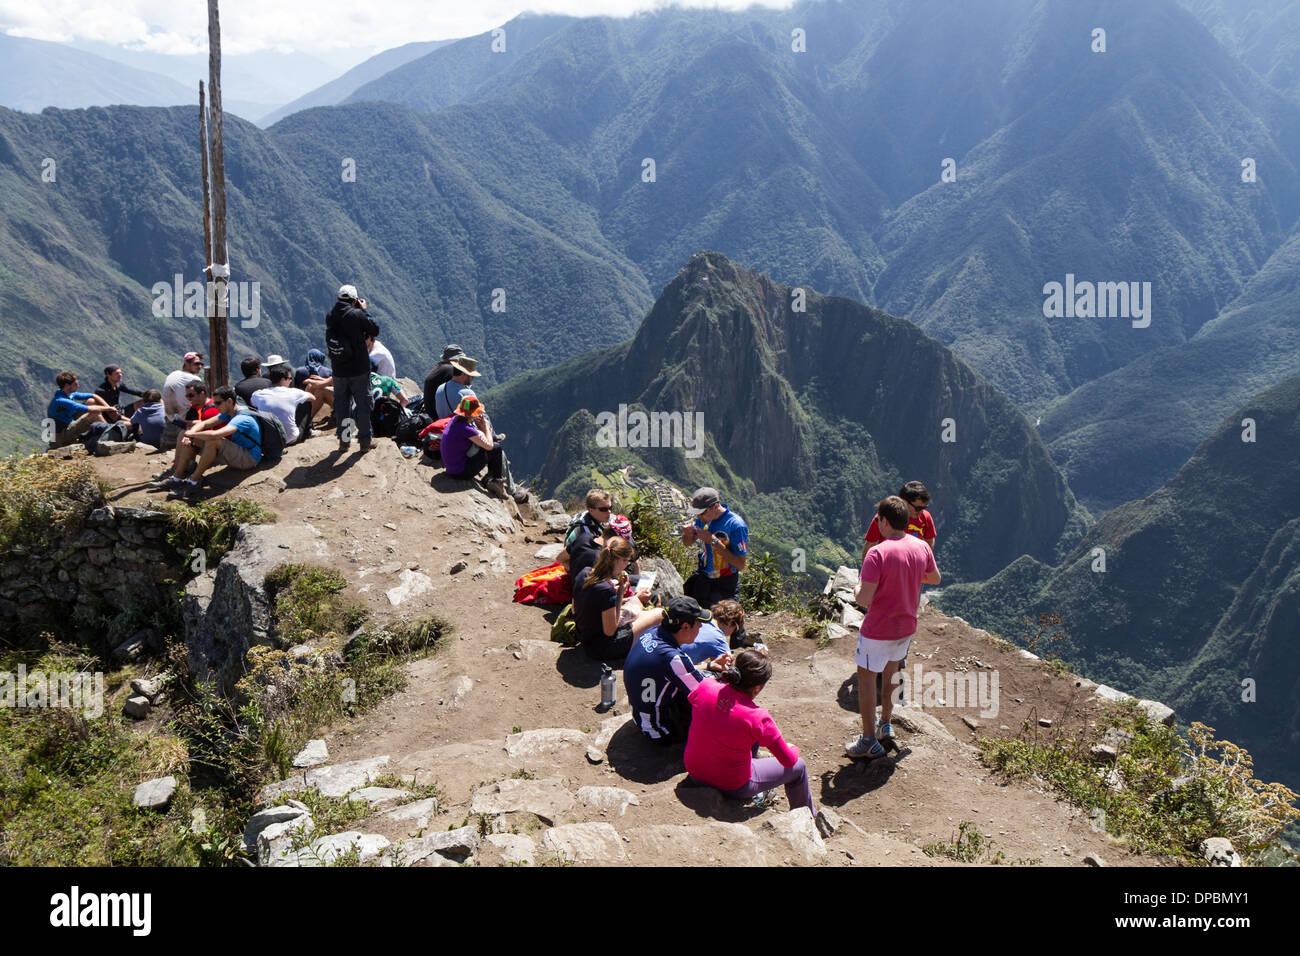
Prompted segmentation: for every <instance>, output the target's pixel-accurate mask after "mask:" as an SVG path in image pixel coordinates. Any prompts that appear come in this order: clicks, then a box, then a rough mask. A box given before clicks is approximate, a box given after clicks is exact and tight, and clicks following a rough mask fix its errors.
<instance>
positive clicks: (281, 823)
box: [96, 437, 1160, 866]
mask: <svg viewBox="0 0 1300 956" xmlns="http://www.w3.org/2000/svg"><path fill="white" fill-rule="evenodd" d="M169 459H170V455H160V454H156V453H154V454H143V453H140V452H138V451H137V452H135V453H131V454H123V455H118V456H114V457H112V458H107V459H98V460H97V462H96V464H97V466H98V467H99V468H100V470H101V473H102V474H103V475H104V477H105V479H106V480H107V481H108V483H109V484H110V485H111V487H112V490H111V491H110V492H109V495H108V497H109V499H110V502H111V503H113V504H123V505H133V506H137V507H138V506H141V505H144V504H147V502H148V501H150V500H154V501H157V500H160V499H161V498H162V497H163V496H162V494H161V493H149V492H146V491H145V490H144V489H143V482H144V481H145V480H147V479H148V478H149V476H150V475H151V474H152V473H154V472H157V471H159V470H160V468H161V467H162V465H163V463H164V462H165V461H167V460H169ZM232 477H233V476H227V475H225V474H223V473H221V471H220V470H218V471H216V472H214V473H213V475H212V480H211V481H210V483H209V485H208V487H207V488H206V489H205V492H204V494H206V495H215V494H224V493H234V494H239V495H242V496H245V497H250V498H253V499H255V500H257V501H259V502H260V503H262V504H263V505H265V506H267V507H269V508H271V509H272V510H274V511H275V512H276V513H277V515H278V516H279V522H278V524H277V525H276V526H275V528H276V530H275V532H274V535H273V537H275V538H276V539H277V540H280V542H281V543H280V544H279V545H278V546H279V547H280V548H281V549H282V550H284V552H285V555H284V557H285V559H286V560H288V559H290V558H292V559H294V560H303V559H307V560H311V561H318V562H321V563H325V564H329V565H332V566H334V567H337V568H339V569H340V570H342V571H343V572H344V574H345V575H346V576H347V578H348V579H349V580H350V581H351V582H352V584H353V586H354V590H355V591H356V593H357V594H358V595H359V596H360V597H361V598H362V599H364V600H366V601H367V602H368V603H369V604H370V606H371V607H372V609H373V610H374V612H375V614H376V615H377V616H379V617H381V618H382V617H397V618H404V617H418V616H421V615H423V614H425V613H427V612H429V611H436V612H438V613H439V614H441V615H443V616H445V617H446V618H448V619H450V620H451V621H453V622H454V623H455V625H456V632H455V634H454V636H453V638H452V639H451V640H450V641H449V642H448V646H446V647H445V648H444V649H443V650H441V651H440V652H439V653H437V654H436V655H435V656H433V657H431V658H428V659H425V660H421V661H418V662H415V663H413V664H411V665H410V666H409V677H410V681H409V684H408V686H407V688H406V690H405V691H403V692H402V693H400V694H398V695H396V696H395V697H392V698H390V699H388V700H386V701H385V702H383V703H382V704H381V705H380V706H379V707H378V708H376V709H375V710H372V711H370V712H369V713H367V714H365V715H364V716H362V717H359V718H356V719H354V720H352V721H350V722H347V723H344V724H341V725H339V726H335V727H331V728H328V729H326V730H325V731H324V732H323V733H322V734H321V735H320V736H321V739H322V741H323V746H321V745H320V744H317V745H315V749H316V750H317V751H318V752H317V753H316V754H315V756H314V757H308V756H305V757H304V759H303V760H302V761H301V762H302V763H303V764H304V765H306V764H311V763H313V762H316V761H319V762H318V763H317V765H315V766H303V767H302V768H301V770H300V775H295V776H294V777H291V778H289V780H287V781H283V782H281V783H279V784H276V785H273V786H271V787H269V788H267V790H266V792H265V793H264V802H265V804H266V807H267V810H266V812H265V813H264V814H262V815H259V818H258V819H256V820H255V821H253V822H252V823H251V824H250V831H249V834H248V837H249V841H250V845H258V846H259V851H260V856H261V859H262V862H263V863H265V864H281V865H283V864H289V865H294V864H298V865H304V864H305V865H310V864H312V863H317V862H323V861H328V860H329V859H331V858H332V857H334V856H336V855H337V854H338V853H340V852H343V851H345V850H346V849H347V848H349V847H355V848H356V851H355V852H356V855H357V857H358V859H359V860H360V861H361V862H374V863H380V864H389V865H393V864H397V865H410V864H416V863H418V864H422V865H444V864H450V863H461V862H465V861H471V862H475V863H478V864H498V863H512V864H525V863H527V864H545V863H558V864H563V863H569V862H577V863H593V864H618V865H671V864H687V863H694V864H708V863H723V864H769V865H771V864H823V865H824V864H836V865H876V864H892V865H909V866H931V865H947V864H950V863H951V861H948V860H945V859H943V858H942V857H937V858H936V857H931V856H927V855H926V854H924V853H922V852H921V849H920V847H921V846H922V845H925V844H928V843H938V842H948V841H951V840H952V839H953V837H954V834H955V832H956V830H957V827H958V824H959V823H960V822H961V821H965V820H970V821H974V823H975V825H976V827H977V829H978V830H979V832H980V833H982V834H983V835H985V836H986V837H987V838H988V839H989V840H991V841H992V846H991V848H990V849H989V852H988V853H987V854H986V855H985V857H984V862H987V861H988V860H989V858H990V857H991V855H992V854H994V853H996V852H997V851H1001V853H1002V855H1003V859H1005V861H1006V862H1016V861H1020V862H1025V863H1029V862H1040V863H1041V864H1044V865H1065V866H1081V865H1088V864H1087V863H1085V858H1096V859H1098V860H1100V861H1102V862H1104V864H1105V865H1135V864H1136V865H1150V864H1152V863H1159V862H1160V861H1159V860H1153V859H1151V858H1150V857H1145V856H1142V855H1138V854H1133V853H1131V852H1130V851H1129V850H1128V849H1127V848H1126V847H1124V846H1122V845H1120V844H1118V843H1116V842H1115V841H1114V840H1113V838H1110V837H1108V836H1106V835H1105V834H1104V833H1100V832H1097V831H1096V830H1095V829H1094V828H1093V827H1092V826H1091V825H1090V821H1089V819H1088V816H1087V815H1086V814H1085V813H1083V812H1081V811H1080V810H1077V809H1075V808H1072V807H1070V806H1068V805H1066V804H1065V803H1063V802H1062V801H1060V800H1058V799H1057V798H1056V797H1054V796H1053V795H1052V794H1051V793H1049V792H1046V791H1045V790H1043V789H1040V788H1038V787H1036V786H1034V785H1032V784H1022V783H1011V784H1008V783H1006V782H1005V781H1003V780H1001V779H999V778H998V777H997V776H995V775H994V774H992V773H990V772H989V771H988V770H987V769H985V768H984V767H983V766H982V765H981V764H980V762H979V760H978V758H977V754H976V750H975V748H974V747H973V745H972V744H973V741H974V739H975V738H976V736H977V735H1007V734H1016V733H1020V732H1021V731H1022V730H1023V729H1026V728H1028V729H1029V732H1032V733H1041V734H1056V733H1063V732H1069V731H1071V730H1077V729H1079V725H1080V724H1085V723H1092V724H1094V725H1095V723H1096V720H1097V714H1098V711H1099V709H1100V707H1101V705H1102V701H1101V699H1100V698H1099V697H1098V696H1097V695H1096V693H1095V692H1094V691H1095V685H1093V684H1091V683H1090V682H1087V681H1082V680H1080V679H1078V678H1075V677H1073V676H1070V675H1062V674H1058V673H1056V672H1054V671H1053V670H1052V669H1051V668H1049V667H1048V666H1047V665H1045V664H1043V663H1042V662H1040V661H1037V660H1036V659H1031V658H1029V657H1026V656H1025V655H1024V652H1022V651H1019V650H1016V649H1014V648H1009V647H1007V646H1006V645H1002V644H999V643H998V642H995V641H993V640H992V639H990V638H989V636H988V635H986V634H985V633H984V632H981V631H977V630H975V629H973V628H971V627H970V626H968V625H967V624H966V623H965V622H963V621H961V620H960V619H955V618H949V617H945V616H944V615H943V614H941V613H940V612H938V611H937V610H935V609H933V608H930V607H926V608H925V609H924V610H923V613H922V615H921V619H920V629H919V631H918V634H917V637H916V640H915V642H914V643H913V649H912V657H911V660H910V662H909V663H910V664H911V665H913V666H915V665H917V664H920V665H922V666H923V668H924V669H925V670H927V671H936V672H939V671H942V672H950V671H957V672H962V673H970V672H972V671H974V672H977V673H984V674H989V673H992V672H993V671H996V672H997V675H998V679H999V695H998V701H999V707H998V710H997V713H996V714H989V713H984V714H981V713H980V709H979V708H978V707H976V706H971V707H965V708H958V707H955V706H950V705H951V704H953V703H955V701H951V700H949V701H945V705H943V706H933V702H930V703H931V704H932V705H931V706H926V707H924V708H922V707H918V706H912V707H908V708H906V709H904V710H901V711H899V714H900V717H899V719H898V720H897V722H896V728H897V730H898V737H899V742H900V746H901V750H902V752H901V755H899V756H897V757H889V758H885V759H882V760H878V761H876V762H874V763H872V764H871V765H863V764H859V763H854V762H852V761H850V760H849V759H848V758H846V757H845V756H844V754H843V749H842V748H843V744H844V742H845V741H847V740H849V739H851V738H852V737H853V735H854V734H855V733H856V732H857V730H858V728H859V718H858V716H857V700H856V690H855V687H854V681H853V679H852V678H853V675H854V663H853V651H854V638H853V634H852V632H853V630H854V629H853V628H852V627H851V626H850V627H848V628H845V629H843V630H842V631H840V630H837V629H835V628H831V629H830V634H831V636H830V637H829V638H823V639H822V640H820V641H817V640H810V639H808V638H806V637H804V636H802V633H801V630H800V627H799V623H798V622H797V621H796V619H794V618H793V617H790V616H788V615H777V616H766V617H764V616H757V617H754V618H752V619H751V621H750V623H749V630H750V631H761V632H762V635H763V638H764V640H765V641H766V642H767V644H768V645H769V647H770V649H771V652H772V655H773V662H774V670H775V673H774V677H773V679H772V682H771V683H770V684H769V685H768V687H767V689H766V690H765V692H764V694H763V696H762V698H760V703H761V704H762V705H763V706H765V707H767V708H768V709H769V710H770V711H771V712H772V714H773V716H774V717H775V719H776V720H777V722H778V724H779V725H780V726H781V729H782V731H783V733H784V735H785V737H786V739H787V740H789V741H791V742H793V743H795V744H796V745H798V746H799V748H800V751H801V754H802V756H803V757H804V759H805V760H806V761H807V763H808V766H809V769H810V771H811V773H812V775H813V777H814V778H815V779H814V782H813V794H814V798H815V800H816V801H817V802H818V804H819V805H820V806H822V807H825V808H828V809H829V810H832V811H833V812H834V813H833V819H835V820H836V821H838V827H837V829H836V830H835V832H834V833H833V834H832V835H831V836H830V837H828V838H826V839H823V838H822V837H821V836H820V835H819V834H818V833H817V832H816V831H815V829H814V828H813V827H812V825H811V818H810V817H808V815H807V814H806V813H803V812H797V813H790V812H789V811H788V810H787V804H786V801H785V797H784V794H783V793H778V799H777V800H776V805H775V806H774V807H771V808H768V809H759V808H756V807H753V806H750V805H747V804H741V803H739V802H736V801H731V800H727V799H724V798H722V797H721V795H720V794H719V793H718V792H717V791H714V790H712V789H710V788H699V787H693V786H689V785H688V784H687V779H686V774H685V771H684V769H683V767H682V762H681V748H680V747H679V748H677V749H676V750H669V751H664V750H661V749H659V748H657V747H654V746H653V745H650V744H647V743H643V742H642V740H641V739H640V737H639V735H638V733H637V732H636V731H635V729H634V728H633V727H632V726H631V724H630V723H629V722H628V721H627V713H628V708H627V705H626V695H625V693H624V691H623V688H622V686H621V684H620V687H619V703H618V705H617V706H616V707H615V708H614V710H613V711H612V712H610V713H601V712H599V711H598V709H597V705H598V703H599V689H598V680H599V674H600V669H599V667H598V666H596V665H593V664H592V663H591V662H590V661H588V660H587V659H586V658H585V657H584V655H583V654H582V652H581V651H580V650H577V649H564V648H561V647H560V646H559V645H556V644H552V643H551V642H550V641H549V640H548V637H549V627H550V625H549V622H548V621H547V619H546V617H545V616H544V614H543V611H542V610H540V609H538V608H534V607H527V606H523V605H518V604H514V603H512V601H511V597H512V595H513V591H514V580H515V578H516V577H518V576H519V575H520V574H522V573H524V572H525V571H527V570H530V569H532V568H534V567H537V566H539V565H540V564H544V563H547V561H546V560H543V558H542V557H539V556H538V552H539V550H540V549H542V548H543V547H544V546H545V545H546V544H548V543H554V542H556V541H558V540H559V533H558V532H556V531H548V530H547V527H546V522H545V515H544V514H543V513H541V511H540V509H539V510H538V511H537V513H535V514H534V513H533V509H532V508H529V507H527V506H525V508H524V512H523V514H520V512H519V509H518V508H516V507H515V506H514V505H513V504H512V503H508V502H498V501H494V500H492V499H489V498H488V497H487V496H486V495H484V494H482V493H481V492H479V491H475V490H470V489H468V488H467V487H466V486H465V485H464V484H463V483H459V482H452V481H449V480H447V479H445V478H443V477H442V476H441V473H440V472H439V471H437V470H435V469H433V468H430V467H429V466H427V465H424V464H422V463H421V462H420V461H419V460H418V459H415V460H407V459H404V458H402V456H401V455H400V453H399V452H398V450H397V448H396V446H395V445H394V444H393V443H391V442H389V441H380V442H379V443H378V447H377V448H376V450H375V451H373V452H371V453H370V454H368V455H366V456H361V455H359V454H357V453H355V452H354V453H353V454H352V455H347V456H340V455H339V453H338V452H337V450H336V446H335V444H334V442H333V441H332V439H330V438H328V437H322V438H317V439H313V440H311V441H308V442H306V443H304V444H303V445H301V446H296V447H293V448H290V449H289V450H288V453H287V454H286V456H285V459H284V460H283V461H282V462H281V463H280V464H279V465H278V466H276V467H274V468H270V469H267V470H262V471H257V472H254V473H251V474H249V475H246V476H242V478H240V479H237V480H232ZM740 510H741V511H742V513H743V504H742V505H741V506H740ZM940 559H941V560H942V554H940ZM850 623H851V622H850ZM841 634H842V636H838V635H841ZM924 702H925V701H921V703H924ZM1042 722H1048V723H1050V726H1042V725H1041V724H1042ZM387 774H396V775H398V776H401V777H404V778H406V779H407V780H409V781H411V782H413V783H416V784H428V783H436V785H437V786H438V788H439V790H440V792H441V796H440V797H439V798H437V799H424V800H416V801H413V800H411V799H410V795H409V794H406V793H405V792H403V791H402V790H400V789H395V788H378V787H372V786H370V783H371V781H372V780H374V779H375V778H376V777H377V776H380V775H387ZM308 787H314V788H316V789H318V790H320V791H321V792H323V793H326V794H329V795H334V796H344V795H348V794H352V795H353V797H354V798H355V799H364V800H367V801H369V802H370V803H371V804H372V806H374V807H375V814H374V815H373V816H372V817H370V818H369V819H367V820H365V821H363V822H361V823H360V824H357V825H356V828H355V830H354V831H350V832H349V833H347V834H339V835H335V836H331V837H327V838H324V839H322V840H318V841H316V842H315V843H314V844H313V845H312V847H311V848H309V849H307V850H301V851H294V850H292V849H291V848H290V847H291V843H290V831H291V830H293V829H294V828H295V827H300V828H301V827H304V826H307V825H309V824H306V823H305V821H306V819H307V815H306V814H305V813H304V811H303V809H301V808H300V807H299V806H295V805H294V803H295V801H294V797H293V793H294V792H296V791H299V790H302V789H304V788H308ZM259 831H260V835H259ZM300 842H301V841H300Z"/></svg>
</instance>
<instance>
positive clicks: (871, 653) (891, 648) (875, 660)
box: [855, 634, 916, 674]
mask: <svg viewBox="0 0 1300 956" xmlns="http://www.w3.org/2000/svg"><path fill="white" fill-rule="evenodd" d="M914 637H916V635H915V634H909V635H908V636H907V637H900V638H899V639H898V640H896V641H875V640H871V639H870V638H866V637H863V636H862V635H858V653H857V657H856V658H855V660H856V661H857V662H858V666H859V667H865V668H866V669H867V670H869V671H871V673H873V674H880V673H883V672H884V670H885V664H887V663H888V662H890V661H901V660H902V659H903V658H904V657H906V656H907V649H908V648H909V647H911V646H912V638H914Z"/></svg>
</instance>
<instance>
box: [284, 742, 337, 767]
mask: <svg viewBox="0 0 1300 956" xmlns="http://www.w3.org/2000/svg"><path fill="white" fill-rule="evenodd" d="M329 759H330V752H329V748H328V747H326V746H325V741H323V740H309V741H307V745H306V746H305V747H303V748H302V750H300V751H298V754H297V756H295V757H294V758H293V765H294V766H295V767H319V766H320V765H321V764H323V763H325V762H326V761H327V760H329Z"/></svg>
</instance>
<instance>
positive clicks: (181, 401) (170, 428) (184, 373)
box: [159, 352, 203, 449]
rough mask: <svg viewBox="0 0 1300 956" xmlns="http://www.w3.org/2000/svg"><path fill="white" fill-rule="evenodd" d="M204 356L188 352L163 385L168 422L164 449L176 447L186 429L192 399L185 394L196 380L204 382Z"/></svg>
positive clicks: (164, 411)
mask: <svg viewBox="0 0 1300 956" xmlns="http://www.w3.org/2000/svg"><path fill="white" fill-rule="evenodd" d="M202 373H203V356H202V355H201V354H200V353H198V352H186V353H185V356H184V358H182V359H181V367H180V368H179V369H177V370H176V371H174V372H171V373H170V374H168V376H167V378H166V380H165V381H164V382H163V387H162V401H163V415H164V416H165V418H166V420H167V424H166V425H165V426H164V427H163V434H162V444H161V445H160V446H159V447H161V448H163V449H170V448H175V447H176V442H177V440H178V439H179V438H180V436H181V433H182V432H183V431H185V413H186V412H187V411H188V410H189V407H190V401H189V399H188V398H187V397H186V395H185V391H186V389H188V388H189V387H190V386H191V385H193V384H195V383H196V382H202V381H203V378H202V377H201V376H202Z"/></svg>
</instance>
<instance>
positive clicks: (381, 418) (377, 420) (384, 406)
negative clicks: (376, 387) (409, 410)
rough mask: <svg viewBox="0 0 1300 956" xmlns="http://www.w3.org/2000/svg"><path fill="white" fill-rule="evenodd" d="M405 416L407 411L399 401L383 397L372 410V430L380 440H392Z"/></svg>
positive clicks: (378, 399) (376, 400)
mask: <svg viewBox="0 0 1300 956" xmlns="http://www.w3.org/2000/svg"><path fill="white" fill-rule="evenodd" d="M405 416H406V411H405V410H404V409H403V408H402V405H401V403H400V402H399V401H398V400H397V399H395V398H389V397H388V396H387V395H384V396H381V397H380V398H377V399H375V403H374V405H373V407H372V408H371V409H370V428H371V430H372V431H373V432H374V433H375V436H376V437H378V438H392V437H393V436H394V435H396V434H397V430H398V428H400V427H401V425H402V419H403V418H404V417H405Z"/></svg>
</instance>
